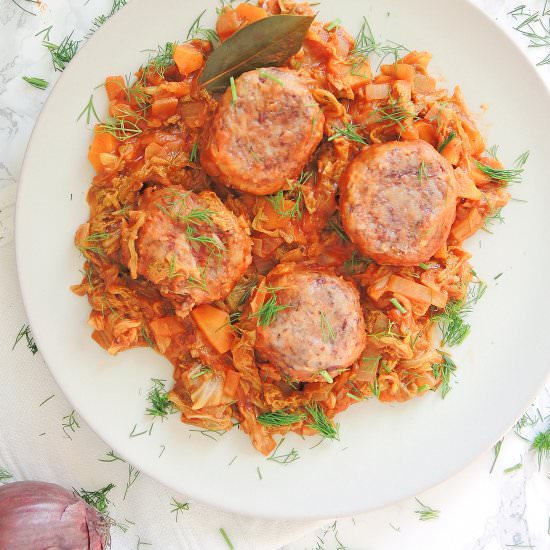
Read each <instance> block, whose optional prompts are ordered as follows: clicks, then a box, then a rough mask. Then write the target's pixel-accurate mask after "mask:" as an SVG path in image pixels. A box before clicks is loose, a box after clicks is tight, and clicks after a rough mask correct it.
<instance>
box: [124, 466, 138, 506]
mask: <svg viewBox="0 0 550 550" xmlns="http://www.w3.org/2000/svg"><path fill="white" fill-rule="evenodd" d="M140 473H141V472H140V471H139V470H138V469H136V468H134V467H133V466H132V465H130V464H128V480H127V481H126V488H125V489H124V496H123V497H122V500H126V495H127V494H128V490H129V489H130V487H131V486H132V485H133V484H134V483H135V482H136V479H137V478H138V477H139V474H140Z"/></svg>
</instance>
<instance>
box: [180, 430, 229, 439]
mask: <svg viewBox="0 0 550 550" xmlns="http://www.w3.org/2000/svg"><path fill="white" fill-rule="evenodd" d="M189 431H190V432H198V433H200V434H201V435H202V436H204V437H207V438H208V439H211V440H212V441H218V440H217V439H216V438H217V437H222V435H225V434H226V433H227V431H226V430H196V429H191V430H189Z"/></svg>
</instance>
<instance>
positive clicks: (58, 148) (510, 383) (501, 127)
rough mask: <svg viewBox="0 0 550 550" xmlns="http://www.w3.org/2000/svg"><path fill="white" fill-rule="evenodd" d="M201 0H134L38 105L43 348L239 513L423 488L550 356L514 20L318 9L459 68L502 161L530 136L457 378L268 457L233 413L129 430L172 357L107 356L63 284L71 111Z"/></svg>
mask: <svg viewBox="0 0 550 550" xmlns="http://www.w3.org/2000/svg"><path fill="white" fill-rule="evenodd" d="M200 4H201V7H200V8H199V7H196V6H197V4H196V3H195V2H191V1H190V0H189V1H182V0H156V1H155V2H151V1H150V0H133V1H132V2H131V3H130V4H129V5H128V6H127V7H126V8H124V9H123V10H122V12H121V13H120V14H118V15H117V16H115V17H113V19H112V20H111V21H110V22H109V23H108V24H107V25H106V26H105V27H104V28H102V29H101V30H99V32H97V33H96V34H95V35H94V36H93V37H92V38H91V40H89V42H88V43H87V44H86V45H85V46H84V47H83V48H82V51H81V52H80V53H79V54H78V55H77V56H76V58H75V59H74V61H73V62H72V63H71V64H70V65H69V67H68V68H67V70H66V71H65V72H64V74H63V77H62V78H61V79H60V81H59V83H58V84H57V85H56V87H55V90H54V91H53V93H52V94H51V96H50V98H49V100H48V102H47V104H46V106H45V107H44V109H43V111H42V114H41V116H40V119H39V121H38V123H37V125H36V128H35V130H34V133H33V136H32V139H31V142H30V145H29V148H28V151H27V155H26V158H25V164H24V167H23V171H22V174H21V181H20V184H19V195H18V202H17V263H18V269H19V278H20V282H21V289H22V293H23V298H24V301H25V306H26V308H27V312H28V315H29V320H30V322H31V325H32V328H33V332H34V334H35V337H36V340H37V342H38V345H39V347H40V350H41V352H42V354H43V356H44V358H45V360H46V361H47V363H48V365H49V367H50V369H51V371H52V373H53V375H54V376H55V378H56V380H57V382H58V383H59V385H60V386H61V388H62V389H63V391H64V392H65V394H66V395H67V397H68V398H69V399H70V400H71V402H72V403H73V404H74V406H75V408H76V409H77V410H78V412H79V413H80V414H81V415H82V417H83V418H84V419H85V420H86V422H87V423H88V424H89V425H90V426H91V427H92V428H93V429H94V430H95V431H96V432H97V433H98V434H99V435H100V436H101V437H102V438H103V439H104V440H105V441H106V442H107V444H108V445H109V446H110V447H112V448H113V449H115V450H116V451H117V452H118V453H119V454H121V455H123V456H124V457H125V458H127V459H128V460H129V461H130V462H131V463H132V464H134V465H135V466H136V467H138V468H139V469H140V470H142V471H144V472H145V473H147V474H148V475H150V476H151V477H153V478H155V479H157V480H159V481H161V482H162V483H164V484H166V485H167V486H169V487H171V488H173V489H175V490H178V491H181V492H183V493H185V494H187V495H189V496H191V497H193V498H196V499H200V500H202V501H204V502H207V503H209V504H212V505H216V506H220V507H223V508H226V509H228V510H232V511H234V512H238V513H242V514H249V515H255V516H264V517H269V518H317V517H333V516H342V515H351V514H354V513H358V512H363V511H367V510H371V509H373V508H376V507H380V506H383V505H386V504H389V503H392V502H394V501H397V500H399V499H402V498H405V497H408V496H411V495H414V494H416V493H419V492H420V491H423V490H424V489H426V488H428V487H430V486H432V485H434V484H436V483H439V482H441V481H443V480H444V479H446V478H448V477H449V476H451V475H452V474H454V473H456V472H457V471H458V470H460V469H461V468H464V466H466V465H467V464H468V463H469V462H470V461H471V460H472V459H474V458H475V457H476V456H477V455H479V454H480V453H481V452H482V451H484V450H485V449H487V448H488V447H489V446H491V445H492V444H493V443H494V442H495V441H496V440H497V439H498V438H499V437H500V436H501V435H502V434H503V433H504V432H505V431H506V430H507V429H508V428H509V427H510V426H511V425H512V423H513V422H514V421H515V419H516V418H517V417H518V416H519V415H521V413H522V411H523V410H524V408H525V407H526V406H527V405H528V404H529V403H530V400H531V399H532V398H533V396H534V395H535V393H536V391H537V390H538V389H539V388H540V387H541V385H542V384H543V382H544V379H545V377H546V374H547V372H548V370H549V369H548V367H549V356H548V353H545V352H543V351H542V349H541V348H542V347H545V346H546V343H547V341H548V321H547V319H548V312H549V311H550V293H549V290H548V273H550V254H549V246H548V236H549V235H550V216H548V205H549V204H550V186H549V185H548V160H549V159H550V150H549V146H548V143H549V141H548V128H549V127H550V119H549V117H550V98H549V95H548V91H547V90H546V88H545V86H544V85H543V83H542V81H541V80H540V79H539V77H538V75H537V74H536V72H535V69H534V68H533V67H532V66H531V65H530V64H529V63H528V61H527V59H526V58H525V57H524V55H523V54H522V53H521V52H520V51H519V50H518V49H516V47H515V46H514V45H513V44H512V42H511V41H510V40H509V39H508V38H507V37H506V36H505V34H504V33H503V32H502V31H501V30H499V29H498V28H497V26H496V25H495V24H494V23H493V22H492V21H490V20H489V19H488V18H487V17H486V16H485V15H483V14H482V13H481V12H480V11H478V9H477V8H475V7H474V6H472V5H471V4H470V3H468V2H466V1H464V0H453V1H452V2H445V7H444V8H443V7H442V4H441V0H415V1H414V2H411V1H410V0H391V1H390V0H386V1H385V2H378V1H377V2H374V1H373V2H370V3H368V2H365V1H364V0H325V1H324V2H323V3H322V5H321V6H319V11H320V18H321V19H323V20H325V21H331V20H333V19H336V18H337V17H338V18H340V19H341V20H342V22H343V24H344V25H345V26H346V27H347V28H348V29H349V30H350V31H352V32H355V31H356V30H357V27H358V24H359V22H360V19H361V16H362V15H366V16H367V17H368V18H369V20H370V21H371V23H372V26H373V28H374V29H375V32H376V33H377V34H379V35H381V36H385V37H387V38H391V39H393V40H395V41H398V42H400V43H403V44H406V45H407V46H408V47H409V48H414V49H419V50H422V49H426V50H429V51H431V52H433V54H434V62H433V67H432V70H433V71H434V72H435V74H438V75H445V77H446V81H447V83H448V84H449V85H451V84H455V83H460V85H461V86H462V88H463V91H464V93H465V95H466V98H467V101H468V104H469V105H470V106H471V107H472V108H473V109H474V110H480V106H481V105H482V104H487V105H489V111H488V113H487V114H486V116H485V117H484V121H486V122H487V123H488V143H489V144H491V143H499V144H500V145H501V153H502V157H503V159H504V160H505V161H507V162H510V163H511V162H512V161H513V159H514V158H515V157H516V156H517V155H519V154H520V153H521V152H523V151H525V150H526V149H529V150H530V151H531V158H530V160H529V163H528V168H527V173H526V178H525V182H524V183H523V184H522V185H521V186H517V187H515V188H514V189H513V193H514V195H515V196H516V197H519V198H522V199H526V200H528V202H527V203H519V202H512V203H511V204H510V205H509V206H508V207H507V208H506V213H505V215H506V223H505V224H504V225H502V226H498V227H496V228H495V234H494V235H488V234H486V233H481V234H480V235H479V236H476V237H474V238H473V239H472V240H471V241H470V243H469V244H470V249H471V250H472V251H473V253H474V259H473V263H474V266H475V268H476V269H477V271H478V273H479V275H480V276H481V277H483V278H485V279H486V280H487V281H488V282H489V290H488V292H487V294H486V296H485V297H484V299H483V300H482V301H481V303H480V304H479V305H478V306H477V307H476V311H475V313H474V315H473V316H472V317H471V321H472V324H473V332H472V334H471V336H470V337H469V338H468V339H467V341H466V343H465V344H464V345H463V346H462V347H461V348H460V349H459V350H457V352H456V354H455V357H456V361H457V363H458V364H459V365H460V369H459V373H458V378H457V384H456V387H455V388H454V389H453V391H452V392H451V393H450V394H449V396H448V397H447V398H446V399H445V400H444V401H443V400H442V399H441V398H440V396H439V395H438V394H432V393H430V394H429V395H426V396H425V397H423V398H421V399H417V400H413V401H411V402H409V403H406V404H403V405H397V404H396V405H382V404H380V403H377V402H375V401H373V400H371V401H368V402H365V403H363V404H360V405H356V406H353V407H352V408H351V409H350V410H348V411H346V412H345V413H344V414H341V415H340V416H339V417H338V421H339V422H340V424H341V442H339V443H329V442H325V443H323V444H322V445H320V446H318V447H316V448H314V449H311V448H310V447H312V446H313V445H314V444H315V443H316V442H317V439H315V438H308V439H307V441H302V440H301V439H300V438H298V437H295V436H291V437H287V441H286V445H285V448H287V449H289V448H290V447H291V446H294V447H296V448H297V449H298V450H299V451H300V454H301V458H300V460H298V461H297V462H295V463H293V464H291V465H289V466H281V465H279V464H276V463H273V462H267V461H266V460H265V459H263V458H262V457H261V456H260V455H259V454H258V453H257V452H256V451H255V450H254V449H253V448H252V446H251V444H250V442H249V440H248V437H247V436H246V435H244V434H242V433H240V432H239V431H238V430H233V431H232V432H231V433H229V434H226V435H225V436H223V437H222V438H221V439H220V440H219V441H218V442H214V441H212V440H210V439H208V438H207V437H203V436H202V435H201V434H200V433H198V432H190V431H189V428H190V427H189V426H187V425H185V424H182V423H180V422H179V419H178V418H177V415H174V416H173V417H172V418H171V419H170V420H169V421H167V422H164V423H160V422H157V424H156V425H155V428H154V430H153V433H152V435H151V436H148V435H143V436H139V437H134V438H129V433H130V431H131V430H132V428H133V426H134V425H135V424H137V425H138V428H137V430H139V431H141V430H143V429H146V428H147V427H148V425H149V424H148V420H147V418H146V417H145V416H144V414H143V413H144V409H145V405H146V401H145V394H146V390H147V388H148V387H149V386H150V385H151V382H150V379H151V377H159V378H165V379H167V380H170V379H171V371H172V368H171V366H170V365H169V364H168V362H167V361H166V360H164V359H163V358H162V357H160V356H158V355H156V354H154V353H153V352H151V351H150V350H144V349H142V350H132V351H129V352H125V353H122V354H120V355H119V356H117V357H114V358H113V357H110V356H109V355H107V353H105V352H104V351H103V350H102V349H100V348H99V346H97V345H96V344H95V343H94V342H93V341H92V340H91V339H90V329H89V327H88V326H87V323H86V321H87V317H88V313H89V307H88V304H87V301H86V300H85V299H83V298H78V297H76V296H74V295H73V294H71V292H70V291H69V286H70V285H71V284H73V283H76V282H78V281H79V278H80V274H79V272H78V270H79V268H80V267H81V263H82V260H81V258H80V257H79V255H78V253H77V251H76V250H75V248H74V246H73V234H74V231H75V229H76V228H77V226H78V225H79V224H80V223H81V222H83V221H84V220H85V219H87V216H88V206H87V204H86V201H85V196H86V191H87V189H88V186H89V184H90V181H91V179H92V175H93V173H92V169H91V167H90V166H89V165H88V162H87V160H86V152H87V147H88V144H89V141H90V138H91V133H90V132H89V131H87V130H86V129H85V127H84V125H83V124H82V123H77V122H76V117H77V115H78V114H79V113H80V111H81V110H82V107H83V106H84V104H85V103H86V101H87V99H88V97H89V95H90V93H91V91H92V90H93V89H94V87H96V86H97V85H98V84H100V83H101V82H102V81H103V79H104V77H105V76H106V75H109V74H124V73H128V72H130V71H132V70H133V69H135V68H136V67H138V66H139V65H140V63H142V62H143V60H144V57H145V56H146V54H144V53H142V51H143V50H145V49H147V48H155V47H156V44H160V43H164V42H166V41H168V40H182V39H184V38H185V35H186V33H187V29H188V28H189V26H190V24H191V22H192V21H193V19H194V18H195V17H196V15H197V14H198V12H199V11H200V10H202V9H203V8H204V7H209V8H210V9H209V17H208V18H205V21H206V22H207V23H212V22H213V20H214V15H213V14H214V9H213V8H214V7H215V5H216V2H215V1H214V0H210V1H208V2H201V3H200ZM95 95H96V97H97V98H99V96H102V95H103V93H102V91H101V90H98V91H96V94H95ZM96 102H97V103H96V104H97V105H101V102H99V99H96ZM104 106H105V103H103V104H102V108H103V107H104ZM501 272H503V273H504V274H503V275H502V277H500V278H499V279H498V281H494V280H493V278H494V277H495V276H496V275H497V274H499V273H501ZM163 445H164V446H165V452H164V453H163V454H162V456H161V457H160V458H159V454H160V453H161V450H162V447H161V446H163ZM235 456H237V459H236V460H235V461H234V462H233V464H232V465H231V466H229V463H230V462H231V461H232V459H233V457H235ZM257 467H259V468H260V470H261V473H262V477H263V479H261V480H260V479H259V476H258V473H257Z"/></svg>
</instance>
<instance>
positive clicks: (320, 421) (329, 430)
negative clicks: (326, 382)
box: [306, 403, 340, 441]
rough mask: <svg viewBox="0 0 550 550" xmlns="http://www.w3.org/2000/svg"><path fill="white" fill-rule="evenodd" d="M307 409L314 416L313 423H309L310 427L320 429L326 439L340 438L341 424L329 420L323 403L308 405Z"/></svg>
mask: <svg viewBox="0 0 550 550" xmlns="http://www.w3.org/2000/svg"><path fill="white" fill-rule="evenodd" d="M306 411H307V412H308V413H309V414H310V416H311V418H312V423H311V424H308V428H311V429H313V430H316V431H318V432H319V434H320V435H321V436H323V437H324V438H325V439H336V440H338V441H339V440H340V435H339V433H338V429H339V424H334V423H333V422H332V421H331V420H329V418H328V417H327V415H326V414H325V411H324V410H323V408H322V407H321V405H319V404H318V403H312V404H311V405H306Z"/></svg>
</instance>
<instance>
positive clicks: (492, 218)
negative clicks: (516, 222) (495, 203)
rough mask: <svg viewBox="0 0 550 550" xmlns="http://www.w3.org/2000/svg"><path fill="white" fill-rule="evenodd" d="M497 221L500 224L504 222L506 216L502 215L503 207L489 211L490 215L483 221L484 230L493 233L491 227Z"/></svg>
mask: <svg viewBox="0 0 550 550" xmlns="http://www.w3.org/2000/svg"><path fill="white" fill-rule="evenodd" d="M497 222H498V223H500V224H503V223H504V218H503V216H502V208H497V209H496V210H494V211H493V212H491V213H489V215H488V216H487V217H486V218H485V220H484V221H483V229H484V231H487V233H492V231H491V230H490V229H489V228H490V227H491V226H492V225H493V224H495V223H497Z"/></svg>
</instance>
